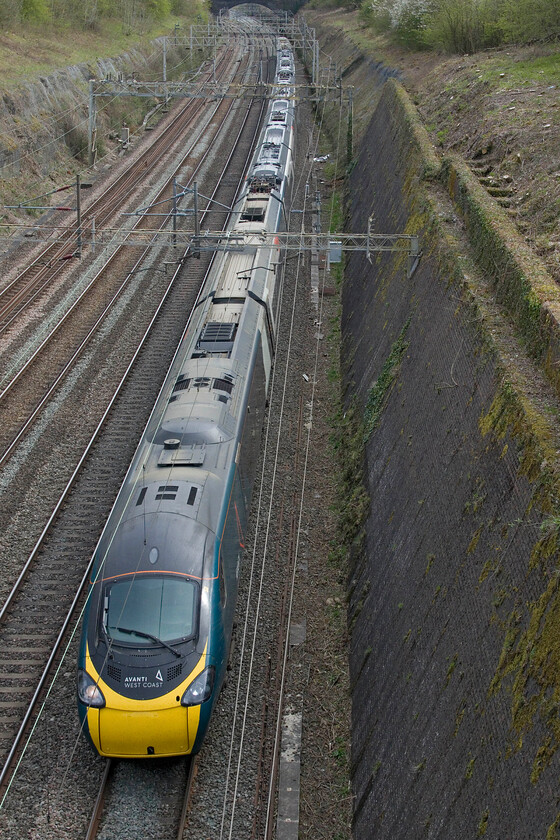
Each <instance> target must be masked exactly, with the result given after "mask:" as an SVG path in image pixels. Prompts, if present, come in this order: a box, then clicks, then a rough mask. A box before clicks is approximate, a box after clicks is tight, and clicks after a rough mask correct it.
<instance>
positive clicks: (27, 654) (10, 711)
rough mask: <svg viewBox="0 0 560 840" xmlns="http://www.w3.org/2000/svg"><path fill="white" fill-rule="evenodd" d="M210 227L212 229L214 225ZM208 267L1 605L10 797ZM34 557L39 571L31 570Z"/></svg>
mask: <svg viewBox="0 0 560 840" xmlns="http://www.w3.org/2000/svg"><path fill="white" fill-rule="evenodd" d="M259 122H260V114H259V113H258V109H257V107H256V106H254V107H253V108H251V109H250V110H248V111H247V116H246V119H245V124H244V127H243V130H242V131H241V132H240V134H239V137H238V139H237V144H236V147H235V149H234V151H233V152H232V155H231V159H230V160H228V162H227V167H228V173H230V172H231V171H237V172H238V173H239V174H238V179H239V178H241V177H242V176H243V174H244V171H245V168H246V160H247V157H248V155H249V152H250V149H251V147H252V144H253V137H254V135H255V133H256V130H257V127H258V124H259ZM218 181H219V182H220V183H219V185H218V186H217V187H216V189H215V191H214V194H213V198H214V199H215V200H216V201H217V202H220V203H222V204H227V205H228V206H229V205H231V203H232V201H233V197H234V195H235V192H236V190H237V183H236V184H233V183H232V179H231V176H230V175H229V174H228V177H227V178H225V177H222V178H218ZM213 212H215V211H213V210H212V209H211V207H209V208H208V209H207V213H208V215H209V216H210V215H211V214H212V213H213ZM209 223H211V224H215V219H213V220H211V221H209ZM208 262H209V259H207V260H204V259H201V260H200V261H198V260H197V261H191V260H189V261H188V262H186V263H185V260H183V259H181V260H180V261H179V266H178V267H177V269H176V271H175V273H174V276H173V278H172V281H171V282H169V283H168V284H167V285H166V291H165V295H164V297H163V299H162V300H161V303H160V306H159V307H158V311H157V313H156V314H155V315H154V317H153V319H152V322H151V323H150V324H149V326H148V328H147V329H146V330H145V333H144V338H143V340H142V342H140V344H139V349H138V350H137V353H136V356H135V358H134V361H133V363H132V362H131V363H130V364H129V367H128V370H127V371H126V375H125V376H123V377H122V379H121V381H120V386H119V389H118V392H116V393H115V395H114V397H113V399H112V401H111V405H110V412H109V410H108V409H107V410H106V412H105V415H104V417H103V418H101V421H100V422H99V424H98V427H97V429H96V432H95V434H94V435H93V436H92V438H91V441H90V443H89V444H88V447H87V452H86V453H84V456H83V457H82V459H81V460H80V463H79V465H78V468H77V469H76V471H75V474H74V475H72V477H71V480H70V481H69V482H68V483H67V485H66V488H65V491H64V493H63V494H62V495H61V498H60V502H59V504H58V505H57V507H56V511H55V513H56V517H55V519H56V527H53V525H54V522H49V523H48V524H47V526H46V527H45V529H44V531H43V534H42V535H41V538H40V540H39V541H38V542H37V544H36V546H35V548H34V549H33V551H32V553H31V555H30V560H31V562H30V563H29V564H28V565H27V567H26V568H25V569H24V570H23V571H22V573H21V575H20V578H19V580H18V582H17V584H16V586H15V587H14V590H13V592H12V593H11V594H10V595H9V597H8V598H7V599H6V600H5V602H4V607H3V608H2V611H1V613H0V675H1V682H2V689H0V710H2V725H1V728H0V754H1V755H2V757H3V760H4V762H5V764H4V770H3V772H2V776H1V782H0V784H1V785H2V788H3V790H6V789H7V786H8V785H9V776H10V772H11V770H13V768H14V766H15V762H16V761H17V760H18V759H19V757H20V755H21V747H20V744H21V742H22V740H23V735H24V732H25V731H28V730H29V727H30V726H32V725H33V716H34V714H35V712H34V711H33V710H28V711H26V709H27V704H28V702H29V698H30V697H31V696H32V695H33V705H34V708H35V709H36V708H37V704H38V703H40V702H42V701H43V699H44V697H45V689H44V687H40V688H38V689H37V688H36V687H37V685H38V684H39V683H41V682H42V683H43V686H44V685H45V684H46V682H47V674H48V668H45V667H44V666H45V662H47V661H48V667H49V668H50V667H53V666H56V664H57V661H58V659H59V657H60V655H61V654H60V651H61V648H62V646H63V644H65V642H64V631H63V629H61V628H64V626H65V625H66V624H67V623H68V622H69V620H70V619H69V616H70V614H71V612H72V609H73V608H74V607H75V606H76V605H78V606H79V598H77V599H75V598H74V596H75V593H76V591H77V590H78V589H79V587H80V581H81V580H83V578H84V574H85V569H86V566H87V562H88V560H89V558H90V557H91V554H92V552H93V548H94V546H95V542H96V540H97V537H98V535H99V533H100V530H101V528H102V525H103V523H104V521H105V519H106V516H107V515H108V511H109V509H110V505H111V503H112V499H113V498H114V496H115V494H116V491H117V490H118V486H119V484H120V481H121V478H122V476H123V475H124V472H125V470H126V468H127V466H128V463H129V461H130V459H131V457H132V453H133V451H134V446H135V441H136V440H137V439H138V437H139V435H140V432H141V430H142V428H143V426H144V424H145V422H146V419H147V416H148V414H149V409H150V407H151V405H152V404H153V402H154V399H155V396H156V394H157V391H158V389H159V383H160V382H161V381H162V380H163V378H164V375H165V372H166V370H167V367H168V365H169V363H170V361H171V358H172V356H173V352H174V349H175V347H176V346H177V344H178V342H179V339H180V336H181V334H182V331H183V328H184V324H185V314H186V313H187V312H189V311H190V308H192V306H193V304H194V301H195V299H196V294H197V291H198V288H199V286H200V282H201V279H202V276H203V275H204V274H205V272H206V270H207V268H208ZM185 266H187V268H188V269H189V270H188V271H186V270H185ZM194 268H196V269H197V271H196V272H195V271H194V270H192V269H194ZM90 364H92V362H91V361H90ZM38 557H40V563H37V562H34V561H35V560H36V559H37V558H38ZM70 605H71V606H70ZM55 642H56V645H55V644H54V643H55ZM39 674H41V676H40V677H39ZM4 689H5V690H4ZM24 719H25V720H24ZM23 720H24V724H23V725H22V721H23ZM16 731H17V735H16V734H15V733H16Z"/></svg>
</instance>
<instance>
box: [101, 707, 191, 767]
mask: <svg viewBox="0 0 560 840" xmlns="http://www.w3.org/2000/svg"><path fill="white" fill-rule="evenodd" d="M135 705H136V706H138V703H136V704H135ZM199 719H200V706H190V707H188V708H186V707H185V706H180V705H178V706H177V707H175V708H164V709H153V708H152V709H149V710H148V709H147V710H146V711H132V710H127V709H107V708H105V709H89V711H88V723H89V731H90V734H91V736H92V738H93V740H94V742H95V741H97V743H96V747H97V749H98V751H99V752H100V753H101V755H106V756H109V757H111V758H149V757H150V756H158V757H162V756H171V755H184V754H186V753H189V752H190V751H191V750H192V747H193V744H194V741H195V738H196V733H197V730H198V722H199ZM96 736H97V737H96Z"/></svg>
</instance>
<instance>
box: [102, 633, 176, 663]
mask: <svg viewBox="0 0 560 840" xmlns="http://www.w3.org/2000/svg"><path fill="white" fill-rule="evenodd" d="M115 630H118V631H119V633H133V634H134V635H135V636H142V637H143V638H144V639H151V640H152V642H156V644H158V645H162V646H163V647H165V648H167V650H170V651H171V653H174V654H175V656H178V657H179V658H180V657H181V654H180V653H179V651H178V650H175V648H172V647H171V645H168V644H167V642H164V641H163V639H158V637H157V636H152V634H151V633H145V632H144V631H143V630H129V629H128V627H115Z"/></svg>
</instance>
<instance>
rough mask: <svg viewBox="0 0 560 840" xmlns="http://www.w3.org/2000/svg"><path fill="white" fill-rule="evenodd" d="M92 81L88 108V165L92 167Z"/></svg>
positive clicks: (92, 80) (93, 97)
mask: <svg viewBox="0 0 560 840" xmlns="http://www.w3.org/2000/svg"><path fill="white" fill-rule="evenodd" d="M94 81H95V80H94V79H90V80H89V107H88V164H89V165H90V166H93V164H94V162H95V150H94V142H95V140H94V138H95V96H94V94H93V83H94Z"/></svg>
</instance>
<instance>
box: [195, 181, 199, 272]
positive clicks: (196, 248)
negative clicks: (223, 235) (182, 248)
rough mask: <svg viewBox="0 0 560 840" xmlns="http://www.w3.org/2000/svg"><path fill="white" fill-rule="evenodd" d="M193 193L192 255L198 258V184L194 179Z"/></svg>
mask: <svg viewBox="0 0 560 840" xmlns="http://www.w3.org/2000/svg"><path fill="white" fill-rule="evenodd" d="M193 194H194V236H195V239H194V242H193V245H194V252H193V256H195V257H196V258H197V259H198V260H199V259H200V241H199V240H200V219H199V218H198V184H197V182H196V181H195V182H194V184H193Z"/></svg>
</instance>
